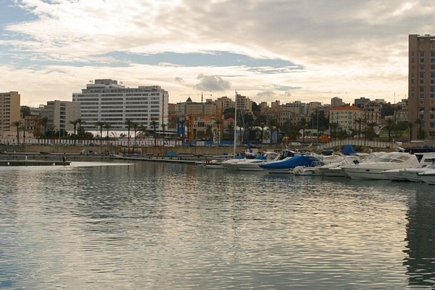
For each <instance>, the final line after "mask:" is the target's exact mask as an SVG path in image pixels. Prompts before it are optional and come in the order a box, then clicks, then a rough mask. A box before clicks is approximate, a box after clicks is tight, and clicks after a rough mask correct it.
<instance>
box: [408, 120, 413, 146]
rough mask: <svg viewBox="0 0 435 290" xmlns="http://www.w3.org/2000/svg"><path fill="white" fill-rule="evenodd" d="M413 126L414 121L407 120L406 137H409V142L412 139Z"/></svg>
mask: <svg viewBox="0 0 435 290" xmlns="http://www.w3.org/2000/svg"><path fill="white" fill-rule="evenodd" d="M413 128H414V123H413V122H408V137H409V142H411V140H412V131H413Z"/></svg>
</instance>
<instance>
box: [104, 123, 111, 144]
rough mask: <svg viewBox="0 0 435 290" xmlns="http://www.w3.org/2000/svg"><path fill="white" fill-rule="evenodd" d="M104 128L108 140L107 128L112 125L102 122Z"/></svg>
mask: <svg viewBox="0 0 435 290" xmlns="http://www.w3.org/2000/svg"><path fill="white" fill-rule="evenodd" d="M103 127H104V129H106V139H107V140H109V129H110V127H112V125H110V124H109V123H104V125H103Z"/></svg>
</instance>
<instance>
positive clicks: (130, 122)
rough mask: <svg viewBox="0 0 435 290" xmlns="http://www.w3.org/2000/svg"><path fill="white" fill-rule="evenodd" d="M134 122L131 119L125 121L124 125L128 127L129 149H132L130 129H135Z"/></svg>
mask: <svg viewBox="0 0 435 290" xmlns="http://www.w3.org/2000/svg"><path fill="white" fill-rule="evenodd" d="M133 124H134V122H133V121H132V120H130V119H125V122H124V125H126V126H127V148H130V128H131V127H133Z"/></svg>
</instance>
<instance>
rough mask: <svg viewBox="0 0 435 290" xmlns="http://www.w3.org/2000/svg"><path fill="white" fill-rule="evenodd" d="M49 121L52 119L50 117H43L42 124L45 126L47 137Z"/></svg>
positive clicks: (45, 135)
mask: <svg viewBox="0 0 435 290" xmlns="http://www.w3.org/2000/svg"><path fill="white" fill-rule="evenodd" d="M48 123H50V119H48V117H43V118H41V126H42V127H43V128H44V138H47V126H48Z"/></svg>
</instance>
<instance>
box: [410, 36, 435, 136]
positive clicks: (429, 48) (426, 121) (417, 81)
mask: <svg viewBox="0 0 435 290" xmlns="http://www.w3.org/2000/svg"><path fill="white" fill-rule="evenodd" d="M408 57H409V64H408V114H409V121H410V122H416V121H417V120H422V121H423V122H421V125H422V129H423V130H424V132H425V135H426V138H431V139H433V138H434V137H435V36H433V35H430V34H426V35H417V34H411V35H409V54H408ZM416 126H417V125H416ZM418 131H419V130H418V128H417V127H416V128H415V129H414V130H412V133H413V136H412V139H416V138H417V134H418ZM419 138H421V136H420V137H419Z"/></svg>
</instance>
